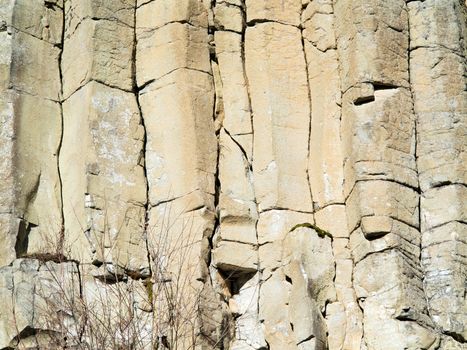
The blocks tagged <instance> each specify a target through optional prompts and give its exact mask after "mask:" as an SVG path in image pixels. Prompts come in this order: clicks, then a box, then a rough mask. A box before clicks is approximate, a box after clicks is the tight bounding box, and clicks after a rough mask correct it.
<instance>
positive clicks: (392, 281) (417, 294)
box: [354, 250, 439, 349]
mask: <svg viewBox="0 0 467 350" xmlns="http://www.w3.org/2000/svg"><path fill="white" fill-rule="evenodd" d="M383 271H384V272H383ZM354 288H355V290H356V292H357V297H358V298H359V300H360V305H361V307H362V309H363V315H364V322H363V324H364V339H365V342H366V344H367V346H368V348H369V349H400V348H412V349H417V348H418V349H434V348H436V346H437V342H438V339H439V338H438V336H437V335H436V334H435V332H434V331H433V330H432V329H430V328H429V327H427V325H426V322H427V320H428V319H429V318H428V316H427V311H426V306H425V299H424V297H423V289H422V281H421V271H420V269H419V268H418V267H414V266H411V263H410V262H409V261H407V260H406V259H405V258H404V256H403V255H401V254H400V253H398V252H397V251H396V250H388V251H386V252H383V253H381V254H373V255H370V256H368V257H367V258H366V259H365V260H363V261H361V262H359V263H358V264H357V265H356V267H355V274H354ZM382 324H384V327H381V325H382ZM394 334H401V335H404V336H402V337H400V338H398V339H394Z"/></svg>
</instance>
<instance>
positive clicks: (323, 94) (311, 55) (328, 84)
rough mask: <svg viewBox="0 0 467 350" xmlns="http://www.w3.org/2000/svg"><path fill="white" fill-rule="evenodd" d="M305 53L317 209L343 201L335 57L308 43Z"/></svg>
mask: <svg viewBox="0 0 467 350" xmlns="http://www.w3.org/2000/svg"><path fill="white" fill-rule="evenodd" d="M305 52H306V59H307V62H308V80H309V84H310V97H311V101H312V103H311V135H310V156H309V163H308V173H309V181H310V187H311V193H312V194H313V202H314V205H315V207H317V208H320V207H323V206H325V205H328V204H330V203H343V202H344V194H343V191H342V189H343V183H344V174H343V167H344V158H343V149H342V147H343V145H342V139H341V135H340V134H341V131H340V119H341V108H340V104H341V92H340V82H339V72H338V57H337V52H336V51H335V50H329V51H327V52H325V53H323V52H320V51H319V50H318V49H316V48H315V47H314V46H312V45H311V44H310V43H308V42H305ZM315 209H316V208H315Z"/></svg>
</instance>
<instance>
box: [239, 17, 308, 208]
mask: <svg viewBox="0 0 467 350" xmlns="http://www.w3.org/2000/svg"><path fill="white" fill-rule="evenodd" d="M245 55H246V57H245V60H246V73H247V77H248V81H249V86H250V91H251V103H252V110H253V130H254V133H255V138H254V143H253V171H254V176H255V192H256V198H257V201H258V205H259V209H260V211H264V210H266V209H274V208H285V209H291V210H301V211H311V210H312V205H311V198H310V193H309V191H310V190H309V185H308V180H307V174H306V163H307V157H308V146H307V143H308V138H309V135H308V133H309V132H308V130H309V126H308V125H309V122H310V112H309V111H310V102H309V100H308V84H307V79H306V67H305V58H304V53H303V49H302V45H301V37H300V31H299V30H298V29H296V28H294V27H291V26H287V25H283V24H278V23H260V24H257V25H255V26H254V27H251V28H248V29H247V31H246V38H245ZM291 67H292V68H291Z"/></svg>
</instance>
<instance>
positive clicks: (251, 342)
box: [229, 273, 267, 349]
mask: <svg viewBox="0 0 467 350" xmlns="http://www.w3.org/2000/svg"><path fill="white" fill-rule="evenodd" d="M231 278H232V279H233V281H232V282H233V283H234V285H233V287H235V289H238V291H235V292H236V293H235V294H234V295H232V298H231V299H230V300H229V304H230V305H232V304H235V311H234V310H232V312H233V313H234V314H235V315H236V316H237V318H236V325H235V339H234V340H233V342H232V344H231V347H230V349H260V348H262V347H267V343H266V342H265V339H264V334H263V329H262V325H261V322H260V320H259V314H258V298H259V273H256V274H254V275H253V277H251V274H247V275H241V274H240V275H239V276H235V274H234V275H233V276H232V277H231ZM232 282H231V285H232Z"/></svg>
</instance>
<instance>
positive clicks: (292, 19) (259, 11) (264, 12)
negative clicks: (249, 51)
mask: <svg viewBox="0 0 467 350" xmlns="http://www.w3.org/2000/svg"><path fill="white" fill-rule="evenodd" d="M245 3H246V17H247V22H248V23H250V22H255V21H264V20H266V21H271V22H278V23H284V24H291V25H294V26H298V25H299V24H300V14H301V8H302V4H301V1H300V0H269V1H268V0H246V2H245Z"/></svg>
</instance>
